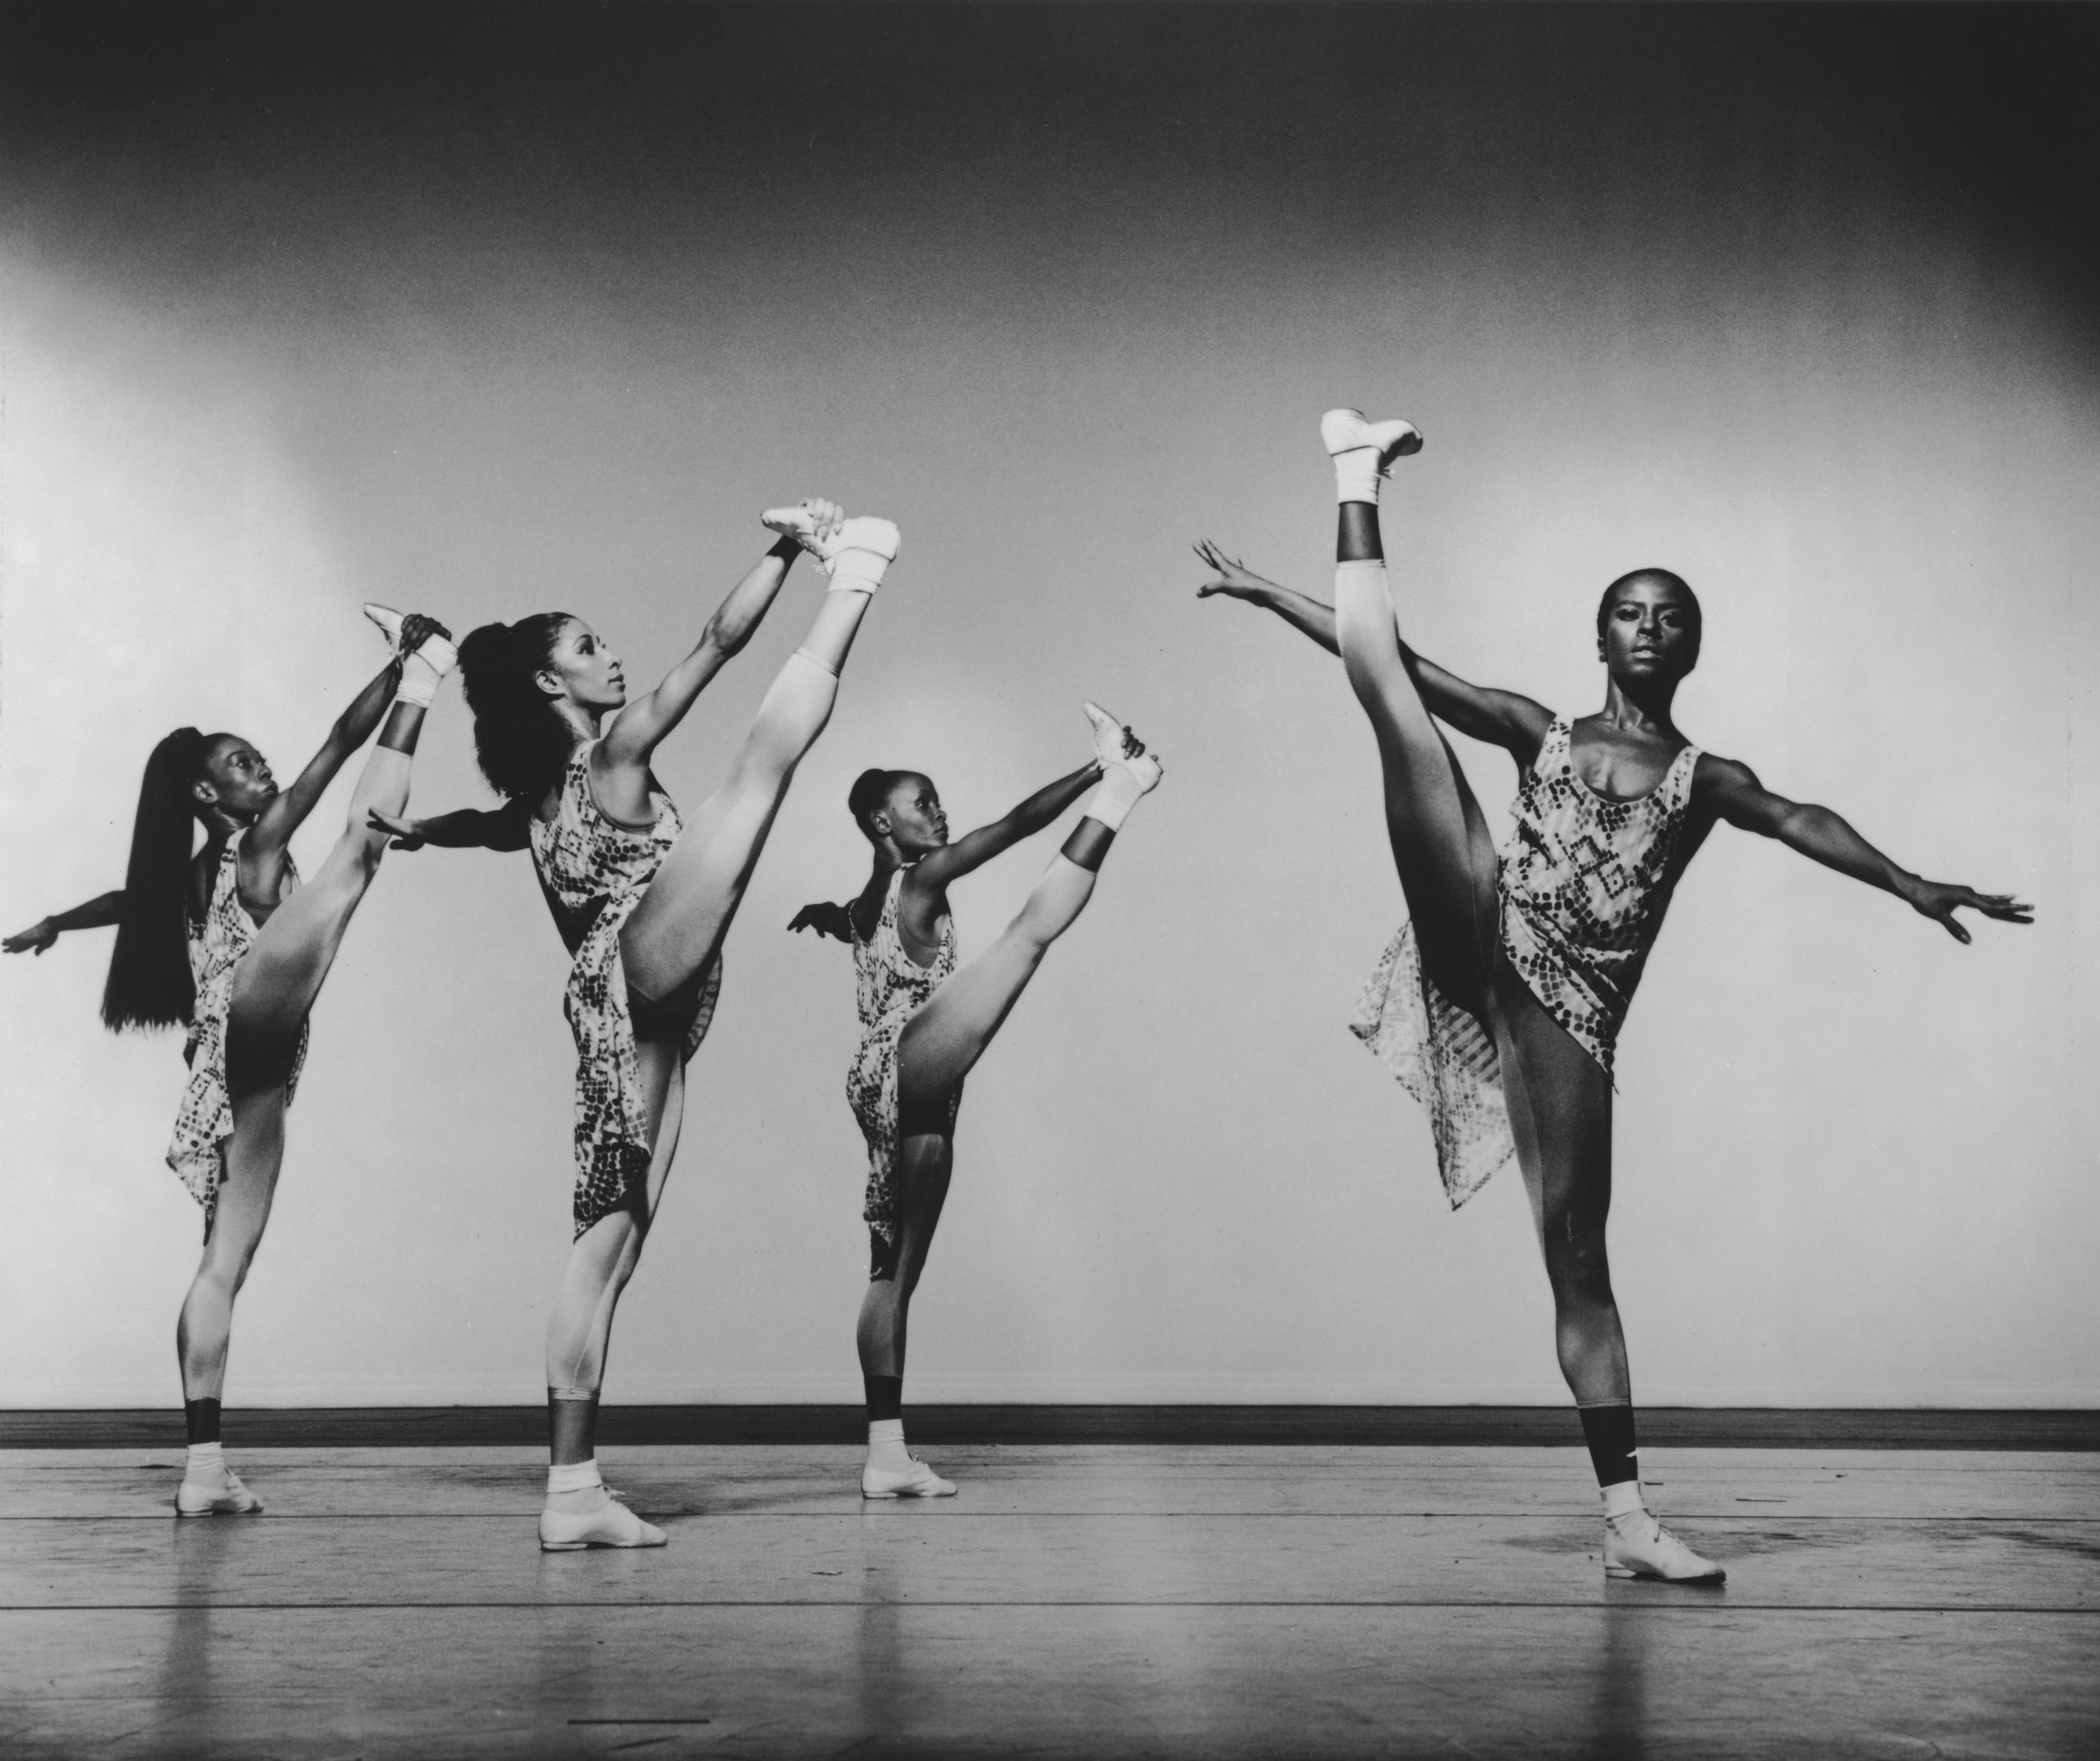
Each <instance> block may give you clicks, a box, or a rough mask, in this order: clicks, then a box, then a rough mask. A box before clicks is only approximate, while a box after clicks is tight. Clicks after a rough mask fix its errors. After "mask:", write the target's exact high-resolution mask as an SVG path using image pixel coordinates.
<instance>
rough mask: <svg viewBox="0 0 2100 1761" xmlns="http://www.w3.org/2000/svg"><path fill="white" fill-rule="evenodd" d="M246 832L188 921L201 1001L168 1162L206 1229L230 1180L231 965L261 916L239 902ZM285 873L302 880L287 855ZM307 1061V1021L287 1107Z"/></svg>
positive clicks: (193, 1019)
mask: <svg viewBox="0 0 2100 1761" xmlns="http://www.w3.org/2000/svg"><path fill="white" fill-rule="evenodd" d="M239 869H240V837H239V836H234V837H231V838H228V839H227V843H226V848H225V849H224V850H221V851H220V852H219V854H218V873H217V874H216V875H215V876H213V878H212V884H211V903H210V904H209V905H207V906H206V907H205V914H204V921H203V922H202V923H198V922H196V920H194V919H192V920H191V923H190V943H189V951H190V979H191V982H192V984H193V985H194V986H196V1001H195V1002H194V1003H193V1004H192V1005H191V1008H190V1032H189V1038H188V1040H187V1041H185V1042H184V1044H183V1060H184V1061H186V1062H187V1063H188V1065H189V1067H190V1080H189V1086H188V1088H185V1089H183V1104H182V1106H181V1108H180V1110H179V1111H178V1112H177V1113H176V1114H175V1134H174V1137H173V1139H171V1140H170V1142H169V1145H168V1166H169V1167H171V1168H173V1169H174V1171H175V1172H176V1173H177V1174H178V1175H179V1176H181V1178H182V1182H183V1185H185V1186H187V1187H188V1189H189V1193H190V1196H191V1197H192V1198H194V1199H196V1202H197V1203H199V1204H201V1205H202V1206H203V1207H204V1226H205V1229H206V1230H207V1231H209V1230H210V1228H211V1220H212V1215H213V1213H214V1212H215V1211H216V1210H217V1209H218V1188H219V1183H220V1182H221V1181H223V1180H224V1179H225V1178H226V1140H227V1138H229V1137H231V1136H232V1135H233V1102H232V1098H231V1097H229V1096H228V1094H227V1088H226V1020H227V1015H228V1013H230V1012H231V1011H232V1007H233V969H234V968H235V967H236V966H237V965H239V964H240V956H242V955H244V954H245V953H246V952H247V951H249V948H251V947H254V945H255V933H256V932H255V920H254V918H253V917H250V916H249V915H248V907H246V906H245V905H243V904H242V903H240V874H239ZM285 876H286V877H287V878H288V879H289V881H291V883H292V885H293V886H297V885H298V884H299V872H298V869H296V868H294V867H293V866H292V858H291V857H290V856H289V854H288V855H287V856H286V857H285ZM306 1061H307V1030H306V1027H305V1026H304V1025H303V1024H302V1025H301V1026H300V1028H299V1048H298V1051H297V1052H295V1053H293V1055H292V1074H291V1075H290V1076H289V1078H287V1079H286V1080H285V1101H286V1103H287V1104H288V1105H289V1102H290V1101H291V1098H292V1096H293V1092H295V1091H296V1090H297V1089H298V1086H299V1072H300V1070H302V1068H303V1067H304V1066H305V1065H306Z"/></svg>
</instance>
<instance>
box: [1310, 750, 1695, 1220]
mask: <svg viewBox="0 0 2100 1761" xmlns="http://www.w3.org/2000/svg"><path fill="white" fill-rule="evenodd" d="M1572 734H1573V730H1571V729H1570V727H1569V726H1568V723H1567V722H1565V721H1564V720H1562V719H1560V717H1555V718H1554V721H1553V723H1552V725H1551V726H1550V727H1548V728H1547V729H1546V738H1545V739H1544V740H1543V741H1542V743H1541V744H1540V746H1539V748H1538V756H1537V758H1536V759H1534V760H1533V763H1532V767H1531V770H1530V771H1529V773H1528V774H1527V775H1526V776H1525V777H1524V782H1523V784H1522V786H1521V787H1520V788H1519V789H1518V791H1517V797H1516V801H1515V806H1514V809H1513V810H1514V812H1515V814H1516V825H1515V830H1514V831H1513V832H1511V836H1510V839H1509V841H1508V842H1507V844H1506V845H1504V846H1503V848H1502V859H1501V863H1500V864H1499V867H1498V876H1497V890H1498V893H1499V894H1500V897H1501V903H1502V911H1501V917H1502V954H1503V956H1504V957H1505V958H1506V959H1507V960H1508V961H1509V963H1510V964H1511V966H1512V967H1513V968H1514V969H1515V970H1516V972H1517V973H1518V974H1519V975H1520V977H1521V978H1523V980H1524V984H1525V986H1526V987H1527V988H1528V989H1529V991H1531V994H1532V995H1533V996H1535V997H1537V999H1538V1000H1539V1003H1540V1004H1541V1005H1542V1007H1543V1008H1545V1010H1546V1013H1548V1014H1549V1015H1551V1017H1553V1018H1554V1020H1555V1022H1559V1023H1560V1026H1562V1027H1564V1028H1565V1029H1566V1030H1567V1031H1568V1034H1569V1035H1571V1036H1573V1039H1575V1040H1576V1041H1577V1043H1578V1044H1580V1045H1581V1046H1582V1048H1583V1049H1584V1050H1585V1051H1586V1052H1587V1053H1589V1054H1590V1057H1593V1058H1595V1060H1596V1061H1597V1062H1598V1063H1599V1065H1601V1066H1603V1068H1604V1073H1605V1075H1610V1074H1611V1071H1612V1050H1613V1048H1614V1047H1615V1046H1616V1045H1617V1041H1618V1036H1619V1029H1620V1027H1621V1025H1622V1024H1623V1023H1624V1022H1625V1021H1626V1010H1627V1008H1628V1007H1629V1005H1630V1004H1631V1003H1632V1001H1633V996H1634V988H1635V986H1636V985H1638V984H1639V982H1640V975H1641V969H1642V967H1643V965H1644V964H1646V963H1647V960H1648V950H1649V949H1650V948H1652V947H1653V946H1654V945H1655V938H1656V933H1657V931H1658V930H1660V929H1661V927H1662V918H1663V913H1664V912H1665V911H1667V910H1668V909H1669V907H1670V894H1671V892H1672V890H1673V889H1674V886H1675V885H1676V872H1675V870H1674V867H1673V862H1674V857H1675V854H1676V850H1677V842H1678V838H1679V834H1680V833H1681V832H1683V828H1684V823H1685V818H1686V814H1687V809H1688V807H1689V805H1690V802H1691V799H1692V772H1693V770H1695V769H1696V767H1697V765H1698V762H1699V752H1698V748H1696V747H1693V746H1687V747H1685V748H1683V750H1682V751H1681V752H1679V753H1678V755H1677V756H1676V757H1675V758H1674V759H1673V760H1672V761H1670V768H1669V770H1667V771H1665V773H1664V775H1663V779H1662V781H1661V783H1657V785H1656V787H1655V788H1653V789H1652V790H1651V791H1650V792H1648V793H1647V794H1645V795H1642V796H1639V797H1636V798H1635V799H1634V800H1631V801H1612V800H1611V799H1609V798H1608V797H1605V796H1602V795H1599V793H1597V792H1596V791H1595V789H1593V788H1590V786H1589V784H1588V783H1585V782H1584V781H1583V780H1582V778H1581V777H1580V776H1579V775H1577V774H1576V770H1575V766H1574V761H1573V755H1572V753H1571V750H1570V742H1571V739H1572ZM1349 1031H1351V1032H1352V1033H1353V1034H1355V1035H1357V1038H1358V1039H1361V1040H1362V1041H1363V1042H1364V1043H1365V1044H1366V1045H1367V1046H1369V1047H1370V1049H1371V1050H1372V1052H1373V1053H1375V1054H1376V1055H1377V1056H1378V1057H1379V1060H1380V1061H1382V1062H1383V1064H1384V1065H1385V1066H1386V1067H1387V1069H1388V1070H1391V1071H1392V1073H1393V1075H1395V1076H1396V1077H1397V1078H1398V1079H1400V1082H1401V1086H1402V1087H1403V1088H1405V1089H1406V1090H1407V1092H1409V1093H1410V1094H1411V1095H1413V1096H1414V1097H1415V1099H1417V1100H1418V1101H1420V1102H1421V1103H1422V1105H1423V1107H1424V1108H1425V1109H1426V1110H1427V1112H1428V1114H1429V1122H1430V1128H1431V1131H1432V1133H1433V1135H1434V1136H1435V1138H1436V1165H1437V1168H1438V1171H1439V1172H1440V1173H1441V1174H1442V1176H1443V1177H1444V1185H1445V1190H1446V1192H1448V1193H1449V1195H1450V1198H1451V1203H1452V1204H1453V1206H1454V1207H1456V1206H1458V1205H1461V1204H1463V1203H1465V1202H1466V1200H1467V1198H1471V1196H1472V1195H1473V1194H1475V1193H1476V1192H1477V1191H1479V1190H1480V1187H1481V1186H1482V1185H1485V1183H1486V1181H1487V1179H1488V1176H1489V1175H1491V1174H1493V1172H1495V1170H1496V1169H1497V1168H1498V1167H1501V1166H1502V1164H1503V1163H1505V1162H1507V1160H1509V1159H1510V1158H1511V1156H1512V1155H1513V1154H1515V1142H1514V1141H1513V1140H1512V1139H1511V1136H1510V1124H1509V1109H1508V1106H1507V1102H1506V1101H1505V1100H1504V1097H1503V1094H1502V1071H1501V1067H1500V1064H1499V1061H1498V1058H1497V1056H1496V1053H1495V1043H1494V1040H1493V1038H1492V1037H1491V1036H1490V1035H1489V1033H1488V1031H1487V1030H1486V1029H1485V1028H1484V1027H1483V1026H1481V1025H1480V1022H1477V1021H1476V1020H1475V1019H1474V1018H1473V1017H1471V1015H1469V1014H1467V1013H1466V1012H1465V1011H1464V1010H1463V1009H1462V1008H1458V1007H1457V1006H1456V1005H1455V1004H1452V1003H1451V1002H1449V1001H1448V1000H1446V999H1445V997H1444V996H1443V995H1441V994H1440V992H1439V991H1437V989H1436V986H1435V985H1434V984H1432V983H1431V982H1430V981H1429V978H1428V977H1427V974H1426V973H1424V972H1423V969H1422V960H1421V953H1420V950H1419V949H1418V947H1417V946H1416V943H1415V939H1414V925H1413V924H1411V923H1410V924H1405V925H1402V926H1401V931H1400V933H1399V934H1398V935H1396V936H1395V937H1394V938H1393V939H1392V942H1391V943H1390V944H1389V945H1388V946H1387V948H1386V951H1385V953H1384V955H1383V957H1382V958H1381V959H1380V960H1379V963H1378V965H1377V967H1376V969H1374V971H1373V972H1372V973H1371V977H1370V982H1369V983H1368V984H1367V985H1365V987H1364V994H1363V998H1362V1000H1361V1002H1360V1003H1359V1004H1358V1005H1357V1013H1356V1015H1355V1017H1354V1018H1353V1019H1352V1021H1351V1022H1350V1023H1349Z"/></svg>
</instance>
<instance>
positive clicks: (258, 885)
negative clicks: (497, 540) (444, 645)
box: [240, 611, 451, 898]
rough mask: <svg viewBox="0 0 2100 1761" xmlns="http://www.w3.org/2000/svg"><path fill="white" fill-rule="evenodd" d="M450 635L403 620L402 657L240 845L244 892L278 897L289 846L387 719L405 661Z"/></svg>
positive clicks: (377, 677) (354, 704) (340, 719)
mask: <svg viewBox="0 0 2100 1761" xmlns="http://www.w3.org/2000/svg"><path fill="white" fill-rule="evenodd" d="M450 634H451V632H450V631H448V629H446V628H445V627H444V625H442V624H440V623H439V622H438V620H436V619H435V618H433V617H430V616H426V615H425V614H424V613H422V612H421V611H412V612H411V613H409V615H408V616H407V617H405V618H404V619H403V620H401V634H400V642H399V652H398V653H397V655H396V656H395V659H393V660H389V661H388V662H387V663H386V665H385V666H383V667H382V668H381V669H379V670H378V671H377V673H373V676H372V682H371V683H369V684H368V685H367V686H365V687H364V690H363V691H360V692H359V693H358V694H357V695H356V696H355V697H354V698H352V699H351V704H350V707H349V708H347V709H346V710H344V711H343V713H342V714H341V715H339V716H337V717H336V719H335V726H333V727H331V728H330V729H329V732H328V738H327V739H324V740H323V741H322V742H321V748H320V751H319V752H317V753H315V754H314V755H313V757H311V758H309V759H308V760H307V767H306V769H305V770H302V771H301V772H300V773H299V775H298V778H297V779H296V780H295V781H294V782H293V784H292V786H291V787H290V788H288V789H285V790H283V791H281V792H280V793H279V794H278V795H277V797H276V799H275V800H273V801H271V803H270V805H268V806H267V807H265V808H264V809H263V810H262V812H260V813H259V814H257V815H256V816H255V823H254V825H253V826H251V827H249V830H248V835H247V836H245V837H244V838H242V839H241V841H240V867H241V887H242V889H243V890H244V891H246V892H249V893H255V894H263V895H265V896H267V897H269V898H276V885H275V884H274V881H273V879H272V876H274V875H275V873H276V871H277V870H278V869H279V868H280V866H281V864H282V863H283V862H284V858H285V845H288V844H289V843H290V842H291V841H292V834H293V832H296V831H298V829H299V828H300V827H301V826H302V825H303V824H304V823H306V819H307V814H310V813H311V812H312V811H313V810H314V808H315V804H316V803H318V802H319V801H320V798H321V797H322V796H323V795H324V793H326V792H327V790H328V786H329V783H333V781H334V780H335V777H336V773H337V771H338V770H342V767H343V765H344V763H345V762H346V761H347V760H348V758H349V757H350V755H351V753H354V752H355V751H356V750H357V749H358V748H360V746H362V745H363V744H364V743H365V742H366V741H367V740H368V739H371V738H372V735H373V730H375V729H376V728H377V726H379V724H380V722H381V721H382V718H383V717H385V716H386V711H387V708H388V707H389V706H390V704H392V703H393V701H394V694H395V692H396V691H399V689H400V687H401V662H400V659H399V655H404V654H413V653H414V652H415V651H417V649H418V648H420V647H422V645H423V643H424V642H425V640H426V638H429V637H431V636H448V635H450Z"/></svg>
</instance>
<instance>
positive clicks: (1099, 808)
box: [1086, 763, 1145, 832]
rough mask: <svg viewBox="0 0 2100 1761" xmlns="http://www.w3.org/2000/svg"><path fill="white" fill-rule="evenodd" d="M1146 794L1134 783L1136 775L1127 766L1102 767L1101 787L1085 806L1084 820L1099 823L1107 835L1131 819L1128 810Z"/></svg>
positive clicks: (1139, 785)
mask: <svg viewBox="0 0 2100 1761" xmlns="http://www.w3.org/2000/svg"><path fill="white" fill-rule="evenodd" d="M1144 793H1145V788H1144V785H1143V784H1142V783H1140V782H1139V781H1138V780H1137V773H1136V771H1134V770H1132V769H1131V767H1130V766H1128V765H1127V764H1121V763H1118V764H1106V765H1103V766H1101V787H1100V788H1097V789H1096V790H1095V791H1094V798H1093V799H1092V801H1088V802H1087V805H1086V817H1087V819H1098V820H1100V821H1101V823H1102V824H1103V825H1105V826H1106V827H1107V828H1109V830H1110V831H1111V832H1114V831H1116V830H1118V829H1119V828H1121V827H1122V825H1123V821H1124V820H1126V819H1128V818H1129V817H1130V810H1131V809H1132V808H1133V807H1135V806H1136V805H1137V803H1138V798H1139V797H1140V796H1141V795H1143V794H1144Z"/></svg>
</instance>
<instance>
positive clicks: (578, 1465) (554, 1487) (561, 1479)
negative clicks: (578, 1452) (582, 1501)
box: [547, 1455, 605, 1498]
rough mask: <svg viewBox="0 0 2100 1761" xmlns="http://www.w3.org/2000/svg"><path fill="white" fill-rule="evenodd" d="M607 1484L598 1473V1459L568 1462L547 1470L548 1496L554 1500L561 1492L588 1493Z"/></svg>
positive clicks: (593, 1457)
mask: <svg viewBox="0 0 2100 1761" xmlns="http://www.w3.org/2000/svg"><path fill="white" fill-rule="evenodd" d="M604 1484H605V1481H604V1480H603V1479H602V1478H601V1477H600V1476H599V1474H598V1457H597V1456H595V1455H593V1456H592V1457H591V1458H590V1459H589V1460H588V1461H580V1462H566V1463H562V1464H561V1465H560V1466H558V1467H549V1468H548V1470H547V1496H548V1497H549V1498H553V1497H554V1495H555V1494H557V1493H561V1492H588V1491H589V1490H591V1489H592V1488H593V1486H601V1485H604Z"/></svg>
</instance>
